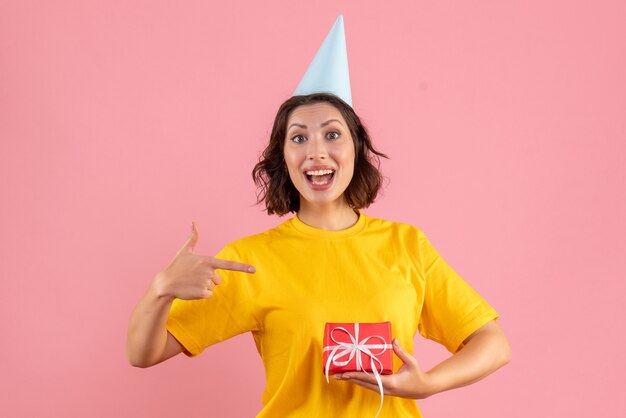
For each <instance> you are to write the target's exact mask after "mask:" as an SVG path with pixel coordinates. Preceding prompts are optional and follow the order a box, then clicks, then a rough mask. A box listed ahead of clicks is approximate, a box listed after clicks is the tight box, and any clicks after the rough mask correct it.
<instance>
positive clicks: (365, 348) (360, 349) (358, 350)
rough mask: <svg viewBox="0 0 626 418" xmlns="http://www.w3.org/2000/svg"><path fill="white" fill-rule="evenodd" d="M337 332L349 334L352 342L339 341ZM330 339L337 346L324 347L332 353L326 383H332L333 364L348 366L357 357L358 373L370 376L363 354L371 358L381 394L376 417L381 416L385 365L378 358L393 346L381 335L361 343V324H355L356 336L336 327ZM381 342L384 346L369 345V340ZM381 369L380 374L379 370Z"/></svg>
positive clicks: (368, 338) (371, 364)
mask: <svg viewBox="0 0 626 418" xmlns="http://www.w3.org/2000/svg"><path fill="white" fill-rule="evenodd" d="M335 331H339V332H342V333H344V334H347V335H348V337H349V338H350V342H349V343H347V342H342V341H337V340H336V339H335V337H334V335H333V334H334V333H335ZM330 339H331V340H333V342H335V343H336V344H337V345H329V346H326V347H324V351H330V354H329V355H328V360H326V367H325V368H324V372H325V374H326V382H327V383H330V381H329V379H328V372H329V370H330V365H331V363H332V364H333V365H334V366H339V367H342V366H346V365H347V364H348V363H350V361H352V359H353V358H355V357H356V369H357V371H363V372H365V373H366V374H369V373H368V372H367V370H365V368H364V367H363V357H362V355H363V354H366V355H367V356H369V358H370V368H371V369H372V373H373V374H374V377H375V378H376V382H377V383H378V390H379V392H380V406H379V407H378V412H376V417H378V414H380V411H381V409H382V408H383V400H384V395H385V394H384V391H383V382H382V380H381V379H380V373H381V372H382V371H383V368H384V367H383V363H382V362H381V361H380V360H379V359H378V357H377V356H379V355H381V354H382V353H384V352H385V350H387V349H390V348H392V346H391V344H387V342H386V341H385V339H384V338H383V337H381V336H380V335H370V336H369V337H365V338H363V339H362V340H361V341H359V323H358V322H357V323H355V324H354V335H352V334H351V333H350V331H348V330H347V329H345V328H344V327H336V328H333V329H332V330H331V331H330ZM372 339H374V340H380V341H382V344H368V341H369V340H372ZM376 349H378V350H380V351H378V352H376V353H372V350H376ZM346 356H347V357H348V358H347V359H346V360H341V359H343V358H345V357H346ZM379 367H380V372H379V371H378V368H379Z"/></svg>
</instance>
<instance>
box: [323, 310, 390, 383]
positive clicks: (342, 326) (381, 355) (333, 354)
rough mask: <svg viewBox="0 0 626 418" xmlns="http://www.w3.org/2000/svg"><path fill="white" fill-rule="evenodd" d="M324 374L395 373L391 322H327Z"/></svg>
mask: <svg viewBox="0 0 626 418" xmlns="http://www.w3.org/2000/svg"><path fill="white" fill-rule="evenodd" d="M323 350H324V373H325V374H326V376H327V377H328V375H329V374H335V373H342V372H353V371H365V372H373V371H374V368H375V369H376V370H377V372H378V374H391V373H393V348H392V346H391V322H375V323H363V322H356V323H330V322H327V323H326V327H325V329H324V349H323Z"/></svg>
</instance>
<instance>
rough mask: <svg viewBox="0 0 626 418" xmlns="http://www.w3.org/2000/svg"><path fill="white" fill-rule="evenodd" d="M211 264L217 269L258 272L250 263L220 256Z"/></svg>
mask: <svg viewBox="0 0 626 418" xmlns="http://www.w3.org/2000/svg"><path fill="white" fill-rule="evenodd" d="M211 264H212V265H213V268H216V269H222V270H233V271H241V272H244V273H255V272H256V269H255V268H254V267H253V266H251V265H249V264H243V263H238V262H237V261H230V260H222V259H219V258H214V259H213V260H212V263H211Z"/></svg>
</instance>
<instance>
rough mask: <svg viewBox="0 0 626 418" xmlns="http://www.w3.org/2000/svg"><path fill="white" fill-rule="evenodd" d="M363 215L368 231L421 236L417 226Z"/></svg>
mask: <svg viewBox="0 0 626 418" xmlns="http://www.w3.org/2000/svg"><path fill="white" fill-rule="evenodd" d="M363 215H364V216H365V217H366V221H367V226H368V229H369V230H388V231H397V232H401V233H409V234H418V235H419V234H423V232H422V230H421V229H420V228H419V227H418V226H416V225H414V224H411V223H409V222H403V221H392V220H389V219H383V218H376V217H373V216H369V215H365V214H363Z"/></svg>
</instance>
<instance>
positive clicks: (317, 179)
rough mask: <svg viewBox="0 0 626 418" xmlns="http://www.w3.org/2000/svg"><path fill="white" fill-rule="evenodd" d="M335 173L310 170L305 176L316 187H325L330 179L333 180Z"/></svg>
mask: <svg viewBox="0 0 626 418" xmlns="http://www.w3.org/2000/svg"><path fill="white" fill-rule="evenodd" d="M334 173H335V172H334V171H333V170H310V171H307V172H306V173H305V174H306V176H307V177H308V179H309V180H310V181H311V183H313V184H314V185H316V186H323V185H325V184H328V182H329V181H330V179H332V177H333V174H334Z"/></svg>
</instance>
